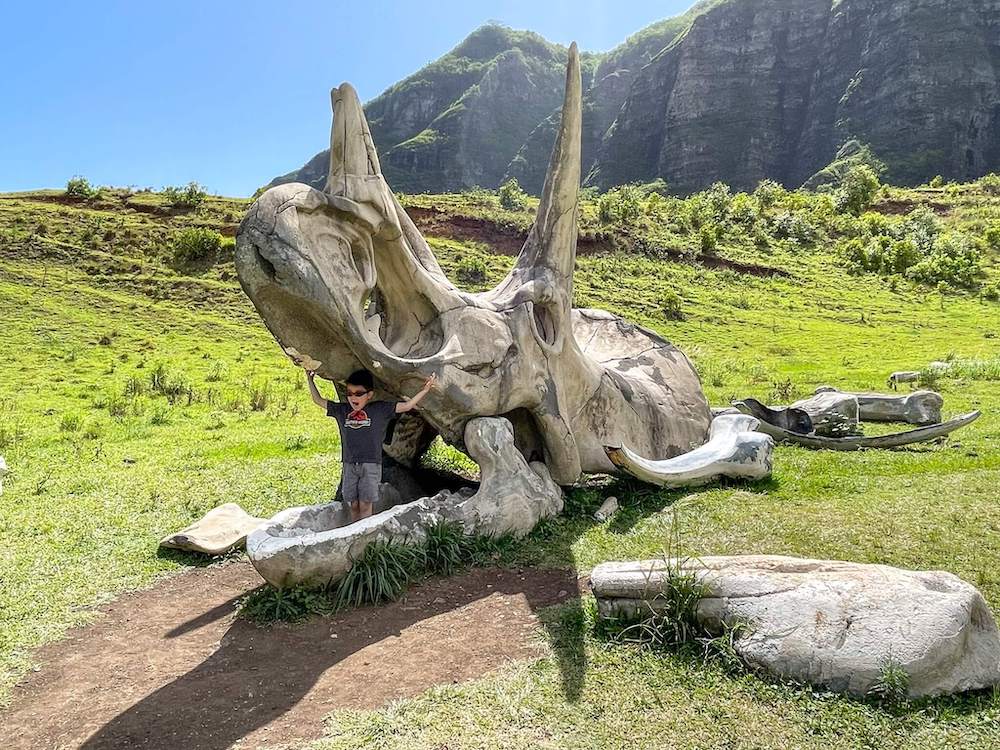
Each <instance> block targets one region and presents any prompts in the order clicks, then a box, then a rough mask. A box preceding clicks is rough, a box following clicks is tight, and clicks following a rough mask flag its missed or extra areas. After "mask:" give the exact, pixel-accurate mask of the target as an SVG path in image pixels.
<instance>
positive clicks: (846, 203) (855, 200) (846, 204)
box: [837, 164, 881, 216]
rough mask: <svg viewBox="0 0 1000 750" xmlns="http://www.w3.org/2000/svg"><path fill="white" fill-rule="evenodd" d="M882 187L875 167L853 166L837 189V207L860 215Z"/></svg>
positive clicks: (865, 165)
mask: <svg viewBox="0 0 1000 750" xmlns="http://www.w3.org/2000/svg"><path fill="white" fill-rule="evenodd" d="M880 187H881V184H880V183H879V180H878V175H877V174H875V170H874V169H872V168H871V167H869V166H868V165H867V164H859V165H858V166H856V167H852V168H851V169H850V170H849V171H848V172H847V174H846V175H844V179H843V181H842V182H841V183H840V188H839V189H838V191H837V208H838V209H840V210H842V211H847V212H848V213H850V214H853V215H854V216H860V215H861V214H862V213H863V212H864V210H865V209H866V208H868V206H870V205H871V203H872V201H873V200H874V199H875V196H876V195H877V194H878V191H879V188H880Z"/></svg>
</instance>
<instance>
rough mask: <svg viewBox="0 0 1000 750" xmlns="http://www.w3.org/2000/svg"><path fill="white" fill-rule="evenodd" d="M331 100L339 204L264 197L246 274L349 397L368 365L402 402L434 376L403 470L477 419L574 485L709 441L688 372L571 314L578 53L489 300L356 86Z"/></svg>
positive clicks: (613, 321) (615, 322)
mask: <svg viewBox="0 0 1000 750" xmlns="http://www.w3.org/2000/svg"><path fill="white" fill-rule="evenodd" d="M331 97H332V100H333V109H334V118H333V127H332V131H331V157H330V174H329V179H328V182H327V185H326V190H325V191H319V190H315V189H313V188H310V187H308V186H306V185H302V184H294V183H293V184H285V185H280V186H278V187H275V188H272V189H271V190H268V191H267V192H265V193H264V194H263V195H262V196H261V197H260V198H259V199H258V200H257V201H256V202H255V203H254V204H253V206H251V208H250V210H249V212H248V214H247V217H246V218H245V219H244V221H243V224H242V226H241V227H240V231H239V233H238V235H237V249H236V266H237V270H238V272H239V277H240V282H241V284H242V285H243V288H244V290H245V291H246V293H247V295H248V296H249V297H250V299H251V300H252V301H253V303H254V305H255V306H256V307H257V310H258V311H259V312H260V314H261V316H262V318H263V319H264V322H265V323H266V324H267V326H268V328H269V329H270V330H271V332H272V333H273V334H274V336H275V338H277V339H278V341H279V343H280V344H281V345H282V346H284V347H286V348H287V347H292V348H294V349H295V350H297V351H299V352H308V353H309V355H310V356H311V357H314V358H315V359H317V360H320V361H322V362H323V366H322V368H321V369H320V371H319V374H320V375H321V376H322V377H324V378H327V379H329V380H333V381H339V380H342V379H343V378H344V377H345V376H346V375H347V374H349V373H350V372H351V371H352V370H354V369H356V368H359V367H365V368H368V369H370V370H372V372H373V373H374V374H375V378H376V381H377V391H378V396H379V397H381V396H383V395H390V396H393V397H397V398H399V397H408V396H410V395H412V394H413V392H415V391H416V390H417V389H418V388H419V387H420V385H421V384H422V383H423V379H424V377H426V376H427V375H429V374H430V373H432V372H434V373H437V376H438V381H439V386H438V388H437V390H436V391H432V392H431V393H430V394H429V395H428V396H427V398H426V399H424V401H423V402H422V403H421V415H422V417H423V421H416V422H415V423H411V425H412V427H411V429H410V430H409V431H408V432H405V431H404V432H405V434H406V436H407V438H406V440H403V438H399V440H397V439H394V440H393V446H392V447H391V448H390V449H389V450H388V451H387V452H389V453H390V454H391V455H393V456H394V457H395V458H397V459H398V460H400V461H403V462H404V463H405V462H406V461H407V460H412V459H413V457H414V456H415V455H417V454H418V453H419V451H421V450H422V449H423V447H426V445H427V442H428V440H429V439H430V438H433V436H434V434H435V433H439V434H440V435H441V436H442V437H443V438H444V439H445V440H446V441H447V442H449V443H451V444H453V445H456V446H459V447H461V446H462V445H463V435H464V431H465V427H466V424H467V423H468V422H469V420H470V419H473V418H476V417H493V416H506V417H508V418H509V419H510V420H511V422H512V423H513V425H514V436H515V440H516V443H517V446H518V448H519V449H520V450H521V452H522V454H523V455H524V456H525V457H526V458H527V459H528V460H529V461H533V460H541V461H543V462H544V464H545V465H546V466H547V467H548V470H549V472H550V473H551V476H552V478H553V479H554V480H555V481H556V482H558V483H559V484H562V485H567V484H572V483H574V482H576V481H577V480H578V479H579V478H580V477H581V474H582V473H584V472H595V473H596V472H611V471H614V469H615V467H614V465H613V464H612V463H611V461H610V460H609V459H608V457H607V455H606V454H605V452H604V445H606V444H628V445H629V446H631V447H633V448H634V449H635V450H637V451H639V452H641V453H642V454H643V455H646V456H650V457H653V458H657V459H661V458H668V457H671V456H676V455H680V454H682V453H685V452H687V451H689V450H690V449H691V448H692V447H695V446H698V445H701V444H702V443H703V442H705V439H706V436H707V433H708V428H709V423H710V421H711V417H710V412H709V409H708V404H707V402H706V401H705V398H704V395H703V394H702V390H701V385H700V383H699V381H698V377H697V374H696V373H695V371H694V368H693V367H692V366H691V363H690V362H689V361H688V359H687V358H686V357H685V356H684V355H683V354H682V353H681V352H680V351H678V350H677V349H676V348H674V347H673V346H671V345H670V344H669V343H668V342H666V341H664V340H663V339H661V338H660V337H658V336H656V335H655V334H653V333H651V332H649V331H646V330H644V329H642V328H640V327H638V326H634V325H630V324H628V323H625V322H624V321H622V320H620V319H619V318H617V317H616V316H613V315H611V314H609V313H603V312H600V311H589V310H573V309H572V308H571V302H572V298H573V266H574V260H575V255H576V239H577V196H578V191H579V184H580V138H581V87H580V63H579V57H578V54H577V50H576V47H575V45H574V46H572V47H571V50H570V54H569V67H568V71H567V76H566V98H565V103H564V106H563V114H562V122H561V126H560V130H559V133H558V136H557V139H556V143H555V147H554V150H553V153H552V159H551V162H550V164H549V169H548V174H547V177H546V179H545V187H544V190H543V193H542V197H541V202H540V205H539V209H538V215H537V218H536V221H535V224H534V226H533V227H532V229H531V231H530V233H529V235H528V239H527V240H526V241H525V244H524V247H523V249H522V251H521V254H520V256H519V257H518V259H517V261H516V263H515V264H514V267H513V269H512V270H511V271H510V273H509V274H508V275H507V277H506V278H505V279H504V280H503V281H502V282H501V283H500V284H499V285H498V286H497V287H496V288H495V289H492V290H491V291H488V292H485V293H482V294H469V293H465V292H462V291H459V290H458V289H456V288H455V287H454V286H453V285H452V284H451V283H450V282H449V281H448V279H447V278H446V277H445V275H444V273H443V272H442V271H441V268H440V266H439V265H438V263H437V261H436V260H435V258H434V256H433V254H432V253H431V250H430V248H429V246H428V245H427V243H426V241H425V240H424V239H423V237H421V236H420V234H419V232H418V231H417V229H416V227H415V226H414V224H413V222H412V221H410V219H409V217H407V215H406V213H405V211H403V209H402V208H401V206H400V205H399V203H398V202H397V200H396V198H395V197H394V196H393V194H392V192H391V191H390V189H389V186H388V185H387V184H386V181H385V179H384V178H383V176H382V174H381V170H380V167H379V163H378V156H377V155H376V152H375V147H374V144H373V143H372V140H371V134H370V133H369V130H368V125H367V123H366V121H365V118H364V114H363V112H362V109H361V104H360V102H359V101H358V97H357V94H356V93H355V92H354V90H353V89H352V88H351V87H350V86H349V85H348V84H343V85H342V86H340V87H339V88H337V89H334V90H333V92H332V94H331ZM418 419H419V418H418ZM397 437H398V436H397ZM399 441H403V442H399Z"/></svg>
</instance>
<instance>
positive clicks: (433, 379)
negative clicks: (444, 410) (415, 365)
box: [423, 372, 437, 392]
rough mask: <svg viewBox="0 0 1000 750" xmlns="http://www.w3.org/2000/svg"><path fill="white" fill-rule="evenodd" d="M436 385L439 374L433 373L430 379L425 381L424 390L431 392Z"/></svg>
mask: <svg viewBox="0 0 1000 750" xmlns="http://www.w3.org/2000/svg"><path fill="white" fill-rule="evenodd" d="M435 383H437V373H436V372H432V373H431V376H430V377H429V378H427V380H426V381H424V388H423V390H424V391H425V392H427V391H430V390H431V389H432V388H433V387H434V384H435Z"/></svg>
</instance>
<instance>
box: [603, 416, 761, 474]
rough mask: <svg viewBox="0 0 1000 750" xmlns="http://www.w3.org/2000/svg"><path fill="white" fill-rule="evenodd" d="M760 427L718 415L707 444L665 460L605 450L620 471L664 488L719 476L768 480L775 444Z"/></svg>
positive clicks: (622, 450)
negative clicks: (761, 431)
mask: <svg viewBox="0 0 1000 750" xmlns="http://www.w3.org/2000/svg"><path fill="white" fill-rule="evenodd" d="M758 424H759V422H758V420H757V419H755V418H754V417H750V416H744V415H742V414H724V415H722V416H718V417H716V418H715V419H714V420H712V429H711V432H710V434H709V438H708V442H707V443H705V445H703V446H701V447H700V448H696V449H695V450H693V451H691V452H690V453H685V454H684V455H682V456H677V457H675V458H670V459H667V460H665V461H650V460H649V459H646V458H643V457H642V456H639V455H637V454H635V453H633V452H632V451H630V450H629V449H628V448H627V447H625V446H622V447H620V448H612V447H605V449H604V450H606V451H607V453H608V458H610V459H611V461H612V463H614V465H615V466H617V467H618V468H619V469H622V470H623V471H626V472H628V473H629V474H631V475H632V476H634V477H636V478H638V479H641V480H642V481H644V482H649V483H650V484H657V485H660V486H661V487H690V486H695V485H699V484H706V483H708V482H711V481H713V480H715V479H718V478H719V477H731V478H734V479H751V480H756V479H764V478H766V477H769V476H770V475H771V457H772V454H773V452H774V441H773V440H772V439H771V438H770V437H769V436H768V435H764V434H762V433H760V432H754V430H755V429H756V427H757V425H758Z"/></svg>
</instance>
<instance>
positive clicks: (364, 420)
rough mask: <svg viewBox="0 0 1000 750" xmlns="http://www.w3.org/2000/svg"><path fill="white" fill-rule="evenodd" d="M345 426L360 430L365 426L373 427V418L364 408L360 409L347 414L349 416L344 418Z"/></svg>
mask: <svg viewBox="0 0 1000 750" xmlns="http://www.w3.org/2000/svg"><path fill="white" fill-rule="evenodd" d="M344 426H345V427H350V428H351V429H352V430H360V429H361V428H363V427H371V426H372V420H371V417H369V416H368V414H367V413H366V412H365V410H364V409H358V410H357V411H352V412H351V413H350V414H348V415H347V418H346V419H345V420H344Z"/></svg>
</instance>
